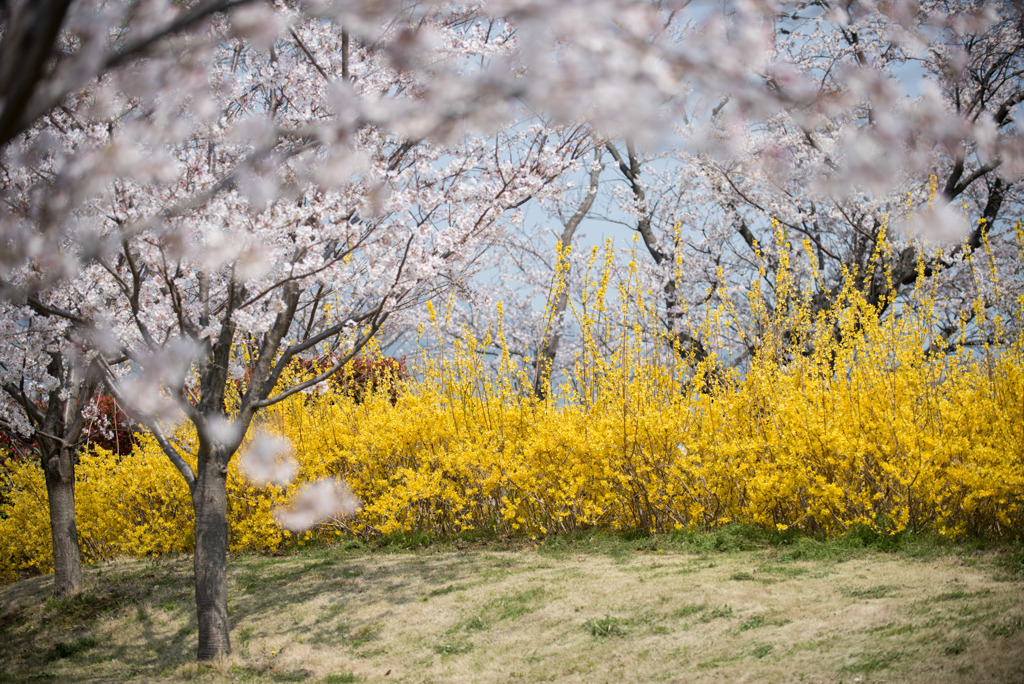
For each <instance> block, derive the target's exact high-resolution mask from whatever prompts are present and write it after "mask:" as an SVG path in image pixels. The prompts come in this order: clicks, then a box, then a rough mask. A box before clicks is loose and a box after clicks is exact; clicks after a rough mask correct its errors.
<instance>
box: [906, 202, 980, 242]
mask: <svg viewBox="0 0 1024 684" xmlns="http://www.w3.org/2000/svg"><path fill="white" fill-rule="evenodd" d="M903 231H904V232H905V233H906V234H907V236H909V237H917V238H921V239H923V240H924V241H925V242H926V243H932V244H946V245H948V244H955V243H959V242H961V241H962V240H963V239H964V238H966V237H967V234H968V233H969V232H970V231H971V226H970V224H969V223H968V221H967V217H966V216H965V215H964V212H963V211H957V209H956V208H954V207H953V206H952V205H951V204H947V203H942V204H939V205H937V206H931V207H927V208H925V209H924V210H923V211H920V212H918V213H916V214H914V215H912V216H911V217H910V218H909V219H908V220H907V221H906V222H905V223H904V225H903Z"/></svg>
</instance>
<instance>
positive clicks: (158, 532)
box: [0, 241, 1024, 577]
mask: <svg viewBox="0 0 1024 684" xmlns="http://www.w3.org/2000/svg"><path fill="white" fill-rule="evenodd" d="M1022 242H1024V241H1022ZM786 258H788V256H787V255H786V254H781V253H780V262H782V263H783V264H784V265H785V261H786ZM1022 261H1024V260H1022ZM605 264H606V265H605V270H604V272H602V273H600V274H599V275H598V277H596V278H595V279H594V282H593V283H590V284H588V285H587V286H586V289H585V291H584V295H583V300H582V303H581V304H580V311H579V312H578V322H579V327H580V330H582V332H583V338H584V339H583V345H582V348H581V351H580V353H579V356H578V358H577V360H576V363H575V365H574V366H573V368H572V369H571V370H570V371H569V372H568V373H567V374H566V375H565V376H564V377H562V378H561V380H560V381H559V382H557V383H556V385H557V386H556V387H554V388H552V391H551V392H550V393H549V394H548V397H547V398H545V399H543V400H539V399H536V398H535V397H533V395H532V393H531V392H530V391H529V390H530V388H531V387H532V384H531V378H530V377H529V374H530V373H531V372H532V370H531V366H530V364H529V363H528V360H524V361H519V362H517V361H516V360H514V359H513V358H511V357H510V356H509V355H508V354H507V353H506V354H505V355H504V356H502V357H501V359H500V363H499V368H498V369H497V371H496V372H491V371H490V370H488V369H486V368H485V366H484V363H483V361H482V359H481V357H480V355H479V354H478V352H477V350H478V349H480V348H481V345H486V343H488V342H489V341H490V340H488V339H483V340H478V339H475V338H474V337H473V336H472V335H468V334H467V335H466V336H464V338H463V339H461V340H459V341H457V342H455V343H454V344H453V345H451V346H450V347H448V348H445V349H443V350H442V351H441V352H440V353H439V354H438V355H437V356H435V357H431V358H427V359H425V360H422V361H421V362H420V364H419V367H418V369H416V373H417V378H418V379H417V380H415V381H414V382H409V383H406V384H405V386H404V387H403V388H402V391H401V392H399V393H397V395H396V394H395V393H393V392H392V391H391V389H392V388H390V387H386V386H384V387H381V388H379V389H378V391H377V392H375V393H371V394H369V395H368V396H366V397H364V398H363V400H362V401H361V402H360V403H357V402H356V401H355V400H354V399H353V397H352V396H350V395H347V394H344V393H341V392H338V391H327V392H324V393H322V394H315V393H314V394H299V395H295V396H293V397H291V398H289V399H288V400H287V401H285V402H283V403H281V404H278V405H276V406H274V407H272V408H270V409H268V410H267V411H265V412H264V413H263V414H261V417H260V419H259V422H260V425H259V427H260V429H264V430H270V431H272V432H277V433H279V434H281V435H283V436H285V437H287V438H288V439H289V440H291V442H292V444H293V445H294V449H295V455H296V457H297V458H298V460H299V462H300V470H299V476H298V478H297V480H296V483H294V484H293V485H291V486H290V487H289V489H288V490H281V489H277V488H272V487H271V488H256V487H252V486H249V485H247V484H246V483H245V481H244V480H243V479H242V478H241V477H240V476H239V474H238V472H237V471H236V470H235V468H237V463H233V466H232V468H233V469H232V471H231V472H230V473H229V479H228V483H229V507H230V510H229V520H230V526H231V549H232V550H234V551H246V550H249V551H273V550H276V549H278V548H279V547H280V546H281V545H282V543H284V542H285V541H286V539H287V536H288V535H287V533H285V532H283V531H282V530H281V529H280V527H279V526H278V525H277V524H276V523H275V522H274V520H273V517H272V515H271V512H272V510H273V508H274V507H275V506H277V505H280V504H282V503H286V502H287V500H288V498H289V496H290V494H291V492H292V491H294V489H295V487H297V486H298V484H300V483H302V482H306V481H311V480H316V479H319V478H321V477H326V476H341V477H342V478H344V479H345V481H346V482H348V484H349V485H350V486H351V487H352V489H353V490H354V492H355V493H356V494H357V495H358V497H359V498H360V500H361V501H362V504H363V505H362V509H361V510H360V511H359V513H358V514H357V515H356V516H355V518H353V519H352V520H348V521H334V522H332V523H327V524H325V525H324V527H322V528H321V530H320V533H345V534H358V535H378V534H387V533H393V532H402V531H426V532H429V533H432V534H437V535H444V534H451V533H457V532H461V531H466V530H477V531H480V532H483V533H489V534H502V535H504V534H537V533H540V534H544V533H556V532H559V531H568V530H577V529H582V528H601V529H608V530H625V529H641V530H649V531H671V530H679V529H706V528H711V527H714V526H717V525H722V524H725V523H729V522H742V523H747V524H752V525H757V526H761V527H763V528H766V529H786V528H797V529H800V530H804V531H807V532H810V533H814V534H823V535H834V534H839V533H842V532H843V531H844V530H846V529H847V528H849V527H850V526H851V525H865V526H868V527H870V528H873V529H875V530H877V531H880V532H887V533H896V532H900V531H903V530H911V531H936V532H939V533H942V534H948V535H990V534H994V535H1007V534H1020V533H1022V532H1024V339H1021V337H1020V336H1019V334H1018V336H1017V337H1016V338H1015V339H1011V338H1010V336H1008V335H1006V334H1004V332H1003V331H1004V329H1016V330H1018V331H1019V330H1020V329H1021V319H1022V316H1021V312H1022V310H1024V297H1018V305H1017V309H1016V312H1015V313H1014V314H1013V317H1015V319H1016V320H1015V321H1003V320H1001V319H999V318H998V317H993V316H990V315H989V313H988V312H987V311H986V309H985V308H984V307H983V306H978V307H976V308H975V311H974V321H973V323H972V325H974V326H976V327H979V328H982V327H984V328H985V329H986V330H987V331H988V332H990V333H991V334H990V335H988V336H989V337H991V338H994V339H995V342H994V343H988V344H987V345H985V346H982V347H978V348H974V349H970V348H966V347H961V348H959V349H958V350H957V351H955V352H953V353H945V351H943V352H940V353H930V352H929V351H928V350H929V348H930V347H932V345H933V343H934V341H935V340H936V339H937V336H936V324H935V321H934V313H933V310H934V302H933V301H932V300H931V298H930V297H929V295H928V293H927V292H921V293H917V294H916V295H915V296H914V297H913V298H911V299H909V300H907V301H905V302H902V303H901V305H900V306H901V311H900V315H899V316H894V315H892V312H893V310H894V309H895V306H893V307H890V308H889V309H888V313H886V314H885V315H880V314H879V311H878V310H877V309H876V308H874V307H873V306H871V305H870V304H868V303H867V302H866V301H865V299H864V298H863V297H862V296H861V295H860V294H859V293H858V292H857V291H856V290H855V289H854V287H853V286H852V284H850V283H848V284H847V286H846V288H845V290H844V291H843V292H842V293H841V294H840V296H839V297H838V298H837V301H836V302H835V304H834V305H833V306H832V307H831V308H830V309H828V310H825V311H817V312H815V311H814V310H813V308H812V307H811V306H810V299H809V295H808V294H806V293H804V292H802V291H800V289H799V288H798V287H797V286H796V285H795V284H794V283H793V282H791V281H789V280H787V276H786V271H785V270H782V271H781V272H780V275H779V276H778V279H777V281H776V283H775V304H776V305H775V307H774V313H772V314H769V313H768V311H767V306H766V305H765V303H764V301H763V299H762V298H761V296H760V293H759V292H758V290H757V287H756V285H755V287H754V288H753V289H752V291H751V293H750V306H749V309H748V314H746V315H747V316H748V317H750V316H752V317H753V321H752V323H751V324H750V329H751V331H752V332H751V335H756V342H757V345H758V349H757V353H756V354H754V355H753V356H752V357H751V359H750V360H749V361H748V362H747V364H746V365H745V367H743V368H742V372H741V371H739V370H736V369H732V370H730V369H729V368H728V367H727V364H724V363H722V362H721V360H720V359H718V357H717V356H716V354H717V352H714V351H713V352H712V353H711V354H710V356H709V358H706V359H703V360H701V361H700V362H699V363H697V362H694V361H693V360H692V359H689V360H688V359H686V358H684V355H682V354H678V353H676V354H668V355H667V354H664V353H662V352H663V351H664V350H665V349H666V348H667V345H666V343H665V340H664V339H659V338H658V335H657V334H656V333H651V332H649V331H652V330H656V329H657V326H656V325H654V324H653V323H652V321H653V320H654V318H655V317H656V312H655V311H654V310H653V309H652V307H650V306H649V304H647V302H648V301H649V293H647V292H644V291H642V290H641V288H640V286H639V285H638V284H637V281H636V279H635V278H634V275H635V272H636V270H635V268H631V270H630V276H629V277H628V278H627V279H626V280H625V282H622V283H618V284H617V285H616V286H617V287H618V293H617V297H615V299H614V301H616V302H617V307H618V311H611V310H607V305H606V301H607V300H608V299H609V298H608V297H607V293H606V290H607V288H608V287H609V284H610V279H609V277H608V275H607V274H608V269H609V268H610V264H611V259H610V258H606V260H605ZM850 280H851V283H852V280H853V279H852V278H851V279H850ZM922 280H924V279H922ZM584 304H585V311H584ZM430 311H431V316H432V317H433V315H434V310H433V307H430ZM730 316H735V314H734V313H733V311H732V309H731V307H730V305H728V304H726V305H723V306H720V307H718V308H717V309H716V310H714V311H712V312H711V313H710V314H709V315H708V316H707V319H706V320H705V321H704V322H703V323H702V325H703V326H704V327H703V330H702V334H703V335H704V336H705V339H707V340H708V345H709V348H711V349H715V347H714V342H715V340H716V336H719V335H721V331H722V330H723V329H724V328H725V327H726V326H727V324H728V322H729V319H730ZM1009 323H1013V325H1012V326H1010V325H1008V324H1009ZM493 334H494V335H497V336H498V340H497V341H498V343H499V346H500V347H501V348H504V349H507V344H505V341H504V340H503V339H502V332H501V330H500V329H499V330H496V331H494V332H493ZM599 335H603V336H604V337H603V340H604V342H603V344H602V345H598V343H597V341H596V340H597V338H598V336H599ZM601 349H611V351H610V352H602V351H600V350H601ZM717 349H719V350H722V349H724V345H719V347H717ZM722 353H723V354H724V352H722ZM176 438H177V439H178V440H179V441H180V442H182V443H188V442H189V441H190V439H191V436H190V435H189V434H188V433H187V431H184V430H180V431H179V434H177V435H176ZM236 460H237V459H236ZM9 480H10V482H9V487H10V490H9V495H8V497H7V499H6V503H5V504H3V505H2V506H0V573H3V574H4V576H5V577H12V576H13V575H14V574H15V573H17V572H20V571H23V570H26V569H38V570H44V569H46V568H47V567H48V565H49V562H50V561H49V553H50V549H49V529H48V521H47V515H46V506H45V487H44V486H43V480H42V474H41V472H40V471H39V469H38V467H37V466H34V465H31V464H20V465H16V466H13V467H12V470H11V472H10V475H9ZM77 486H78V489H77V494H76V497H77V506H78V516H79V531H80V536H81V540H82V548H83V551H84V553H85V554H86V557H87V559H88V560H95V559H99V558H110V557H114V556H119V555H133V556H142V555H149V554H161V553H167V552H172V551H182V550H188V549H189V548H190V547H191V543H192V540H191V527H192V520H191V506H190V505H189V501H188V490H187V487H186V486H185V485H184V483H183V482H182V480H181V478H180V476H179V475H178V473H177V472H176V471H175V470H174V469H173V467H172V466H171V465H170V463H169V462H168V461H167V459H166V458H165V457H164V456H163V455H162V454H161V452H160V450H159V448H158V447H157V446H156V445H155V444H154V443H153V442H152V440H150V439H148V438H145V437H144V438H143V439H142V440H141V443H140V445H139V446H138V448H136V449H135V450H134V451H133V452H132V453H131V454H129V455H127V456H124V457H121V458H118V457H116V456H114V455H113V454H110V453H107V452H103V451H100V450H96V451H94V452H91V453H86V454H83V455H82V459H81V463H80V465H79V467H78V485H77Z"/></svg>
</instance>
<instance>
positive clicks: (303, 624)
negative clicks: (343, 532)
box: [0, 542, 1024, 683]
mask: <svg viewBox="0 0 1024 684" xmlns="http://www.w3.org/2000/svg"><path fill="white" fill-rule="evenodd" d="M645 543H646V542H645ZM634 546H636V545H634ZM640 546H641V547H642V546H643V545H640ZM650 546H651V548H639V549H637V548H630V550H629V551H628V552H627V553H623V552H621V550H620V551H615V552H607V550H603V551H600V552H595V551H594V550H572V549H563V550H561V551H556V552H554V553H547V552H541V551H538V550H535V549H533V548H524V549H513V550H490V549H489V548H483V549H474V550H467V551H450V552H441V553H429V552H426V553H424V552H417V553H383V552H367V551H356V552H346V551H342V550H340V549H336V550H332V549H327V550H321V551H318V552H315V553H312V554H308V555H302V556H290V557H284V558H258V557H257V558H236V559H233V560H232V561H231V568H232V570H231V578H230V580H231V584H232V586H231V592H230V595H231V602H230V611H231V619H232V624H233V626H234V629H233V632H232V639H233V647H234V653H233V655H232V656H231V657H230V658H229V659H228V660H227V661H225V662H223V663H217V664H215V665H197V664H195V663H193V662H192V659H193V656H194V648H195V617H194V615H193V612H192V605H191V577H190V570H189V566H190V559H187V558H178V559H164V560H159V561H155V562H148V563H147V562H133V563H115V564H108V565H104V566H102V567H100V568H97V569H93V570H91V571H89V573H88V591H87V593H86V594H85V595H83V596H82V597H79V598H76V599H74V600H71V601H66V602H55V601H53V600H52V599H51V600H49V601H47V600H46V598H45V596H46V593H47V591H48V590H49V581H48V580H49V578H35V579H31V580H26V581H24V582H21V583H18V584H15V585H9V586H6V587H2V588H0V608H2V610H3V615H2V620H0V622H2V627H0V638H3V640H4V643H5V644H6V645H7V647H6V648H5V649H4V650H3V652H2V653H0V673H2V674H0V679H3V680H4V681H25V680H28V679H35V680H37V681H45V680H52V681H62V682H63V681H69V682H74V681H97V680H104V681H106V680H135V681H142V680H145V681H192V680H197V681H209V682H221V681H254V682H273V681H321V682H349V681H358V682H394V681H397V682H402V681H405V682H429V681H434V682H444V681H466V682H506V681H516V680H519V681H530V682H533V681H565V682H574V681H575V682H621V681H685V682H725V681H739V680H743V681H757V682H791V681H797V680H801V679H802V680H803V681H809V682H814V681H821V682H825V681H839V680H843V681H854V680H855V679H856V678H860V681H862V682H869V681H901V682H932V681H949V682H957V681H962V682H972V683H973V682H985V681H990V682H1013V681H1024V677H1022V675H1021V673H1022V672H1024V584H1022V583H1021V582H1020V581H1016V580H1015V581H1000V580H998V579H997V578H996V576H995V575H996V570H995V568H993V567H992V566H991V565H990V564H989V563H988V561H987V560H985V559H984V558H982V559H981V560H980V561H977V562H976V563H975V565H974V566H973V567H972V566H967V565H964V564H963V561H962V560H961V559H959V558H958V557H956V556H955V555H953V554H939V555H936V556H934V557H931V558H928V559H924V560H921V559H913V558H908V557H906V556H905V555H899V554H881V553H876V552H870V551H865V552H863V553H859V554H854V555H853V557H851V558H850V559H848V560H843V559H839V560H836V559H834V558H817V559H815V558H799V557H796V558H794V557H793V555H792V554H790V555H789V556H787V555H786V554H780V552H779V551H778V550H777V549H771V548H761V549H756V550H748V551H725V552H717V551H709V552H704V553H687V552H682V551H679V550H676V551H669V552H667V553H665V552H659V550H658V548H657V542H654V543H653V544H651V545H650ZM638 550H639V552H637V551H638ZM797 555H799V554H797Z"/></svg>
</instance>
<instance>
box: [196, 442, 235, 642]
mask: <svg viewBox="0 0 1024 684" xmlns="http://www.w3.org/2000/svg"><path fill="white" fill-rule="evenodd" d="M200 452H202V448H200ZM215 454H216V452H214V453H212V454H209V455H205V454H202V453H200V458H199V468H198V472H197V473H196V484H195V489H194V490H193V492H192V507H193V509H194V510H195V515H196V522H195V537H196V552H195V581H196V609H197V612H198V618H199V660H216V659H218V658H223V657H225V656H227V655H228V654H229V653H230V652H231V641H230V638H229V635H228V629H229V627H228V584H227V566H228V508H227V503H228V499H227V466H226V460H227V459H223V460H224V461H225V463H224V464H222V463H220V461H221V459H220V458H217V457H215ZM204 455H205V456H206V457H205V458H204ZM216 455H217V456H219V454H216Z"/></svg>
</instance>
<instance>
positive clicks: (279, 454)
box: [239, 433, 298, 486]
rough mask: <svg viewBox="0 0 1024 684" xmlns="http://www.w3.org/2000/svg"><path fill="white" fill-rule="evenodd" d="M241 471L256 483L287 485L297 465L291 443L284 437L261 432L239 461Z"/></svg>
mask: <svg viewBox="0 0 1024 684" xmlns="http://www.w3.org/2000/svg"><path fill="white" fill-rule="evenodd" d="M239 465H240V466H241V467H242V472H243V473H245V476H246V478H247V479H249V481H251V482H253V483H255V484H257V485H268V484H275V485H281V486H284V485H287V484H288V483H289V482H291V481H292V478H294V477H295V470H296V469H297V467H298V464H297V462H296V461H295V457H294V456H293V455H292V445H291V444H290V443H289V442H288V440H287V439H285V438H284V437H279V436H278V435H271V434H266V433H261V434H258V435H256V438H255V439H253V440H252V443H251V444H250V445H249V448H248V449H247V450H246V451H245V453H244V454H242V458H241V460H240V461H239Z"/></svg>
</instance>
